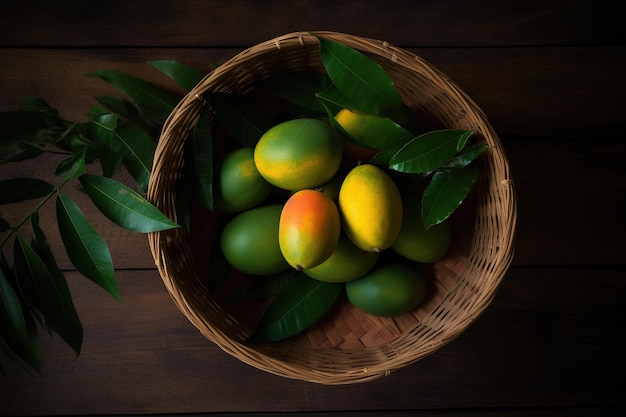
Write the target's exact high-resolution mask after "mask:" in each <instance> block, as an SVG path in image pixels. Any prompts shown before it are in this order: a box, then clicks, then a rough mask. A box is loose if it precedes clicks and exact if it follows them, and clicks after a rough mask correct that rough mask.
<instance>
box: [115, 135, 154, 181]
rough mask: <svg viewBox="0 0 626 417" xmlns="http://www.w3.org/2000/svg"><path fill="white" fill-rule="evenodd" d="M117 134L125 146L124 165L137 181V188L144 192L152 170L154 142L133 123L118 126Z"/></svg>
mask: <svg viewBox="0 0 626 417" xmlns="http://www.w3.org/2000/svg"><path fill="white" fill-rule="evenodd" d="M117 134H118V137H119V140H120V141H121V142H122V143H123V144H124V147H125V148H126V154H125V155H126V156H125V157H124V166H126V169H127V170H128V172H129V173H130V174H131V175H132V176H133V178H134V179H135V181H137V186H138V187H139V189H140V190H141V191H142V192H146V191H147V190H148V182H149V181H150V173H151V172H152V161H153V159H154V152H155V150H156V143H155V142H154V140H153V139H152V137H151V136H150V135H148V134H147V133H146V132H144V131H143V130H141V129H140V128H138V127H137V126H133V125H126V126H122V127H120V128H118V129H117Z"/></svg>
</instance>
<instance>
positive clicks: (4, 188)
mask: <svg viewBox="0 0 626 417" xmlns="http://www.w3.org/2000/svg"><path fill="white" fill-rule="evenodd" d="M53 189H54V187H53V186H52V185H51V184H50V183H48V182H46V181H44V180H40V179H37V178H13V179H8V180H1V181H0V204H11V203H16V202H18V201H24V200H31V199H34V198H40V197H43V196H45V195H48V194H49V193H50V192H51V191H52V190H53Z"/></svg>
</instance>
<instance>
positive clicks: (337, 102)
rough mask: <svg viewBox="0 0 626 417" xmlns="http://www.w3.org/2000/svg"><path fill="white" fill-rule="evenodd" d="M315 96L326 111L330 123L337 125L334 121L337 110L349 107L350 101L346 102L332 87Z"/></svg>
mask: <svg viewBox="0 0 626 417" xmlns="http://www.w3.org/2000/svg"><path fill="white" fill-rule="evenodd" d="M315 96H316V97H317V99H318V100H319V102H320V104H321V106H322V107H323V108H324V109H325V110H326V114H327V115H328V117H329V118H330V119H331V121H332V122H334V124H337V122H336V121H335V115H336V114H337V113H338V112H339V110H341V109H343V108H349V107H351V105H350V100H348V98H347V97H346V96H345V95H343V93H342V92H341V91H339V90H338V89H337V87H335V86H334V85H330V86H328V88H327V89H325V90H323V91H320V92H319V93H317V94H316V95H315Z"/></svg>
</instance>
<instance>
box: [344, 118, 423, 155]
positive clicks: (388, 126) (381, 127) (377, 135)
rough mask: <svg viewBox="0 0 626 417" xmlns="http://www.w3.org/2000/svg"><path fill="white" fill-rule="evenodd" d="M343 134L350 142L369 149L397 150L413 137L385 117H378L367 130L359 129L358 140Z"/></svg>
mask: <svg viewBox="0 0 626 417" xmlns="http://www.w3.org/2000/svg"><path fill="white" fill-rule="evenodd" d="M345 134H346V135H348V139H349V140H350V141H352V142H354V143H356V144H359V145H361V146H364V147H367V148H371V149H387V148H390V147H396V148H399V147H401V146H403V145H405V144H406V143H407V142H409V141H410V140H411V139H413V138H414V137H415V136H414V135H413V134H412V133H411V132H409V131H408V130H406V129H405V128H403V127H402V126H400V125H399V124H398V123H396V122H394V121H393V120H391V119H388V118H386V117H380V118H378V119H376V121H375V123H374V122H373V123H370V124H368V126H367V128H364V129H361V130H360V132H359V137H358V139H357V138H354V137H353V136H351V135H350V134H349V133H348V132H345Z"/></svg>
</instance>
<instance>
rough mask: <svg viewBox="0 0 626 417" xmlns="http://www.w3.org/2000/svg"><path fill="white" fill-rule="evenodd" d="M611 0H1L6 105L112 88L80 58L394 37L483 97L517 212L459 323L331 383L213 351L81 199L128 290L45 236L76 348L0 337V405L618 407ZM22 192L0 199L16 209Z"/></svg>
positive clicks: (0, 97) (623, 47)
mask: <svg viewBox="0 0 626 417" xmlns="http://www.w3.org/2000/svg"><path fill="white" fill-rule="evenodd" d="M57 3H60V4H57ZM618 6H619V2H618V1H599V0H595V1H587V0H585V1H573V2H572V1H564V0H563V1H561V0H548V1H543V0H542V1H540V0H529V1H524V2H502V1H495V0H493V1H487V0H481V1H474V2H470V1H455V0H450V1H423V2H413V1H408V0H407V1H388V2H375V1H343V2H342V1H336V2H327V1H312V0H311V1H301V2H287V1H265V2H254V1H244V0H236V1H185V2H173V1H158V2H153V1H128V0H126V1H108V2H101V3H94V2H82V1H81V2H78V1H66V2H48V1H30V2H17V1H0V74H1V77H0V111H6V110H13V109H15V108H17V106H18V105H19V104H20V102H21V100H22V99H23V98H24V97H25V96H36V97H42V98H45V99H46V100H47V101H48V102H49V103H50V104H51V105H53V106H55V107H57V108H58V109H59V110H60V111H61V113H62V114H63V115H64V116H66V117H67V118H70V119H80V118H81V117H84V114H85V113H86V112H87V111H88V110H89V108H90V107H91V105H93V104H94V103H95V102H94V100H93V99H92V97H93V96H97V95H103V94H114V93H115V91H114V90H112V89H111V88H110V87H109V86H107V85H106V84H105V83H103V82H102V81H100V80H98V79H94V78H89V77H88V76H87V74H89V73H91V72H93V71H95V70H98V69H101V68H105V67H106V68H114V69H119V70H123V71H127V72H130V73H133V74H136V75H138V76H140V77H143V78H146V79H149V80H154V81H157V82H159V83H161V84H164V85H168V84H167V80H164V79H163V77H162V76H160V75H159V74H158V73H157V72H156V71H155V70H154V69H151V68H150V67H148V66H147V65H145V62H146V61H148V60H153V59H176V60H178V61H181V62H183V63H186V64H188V65H191V66H195V67H196V68H198V69H200V70H203V71H208V70H209V69H210V68H211V67H212V64H213V63H214V62H220V61H224V60H225V59H227V58H229V57H231V56H233V55H234V54H235V53H237V52H239V51H241V50H243V49H244V48H246V47H248V46H251V45H253V44H256V43H258V42H261V41H264V40H267V39H270V38H272V37H274V36H278V35H281V34H285V33H289V32H292V31H300V30H335V31H340V32H345V33H351V34H355V35H360V36H366V37H372V38H376V39H382V40H386V41H388V42H390V43H392V44H394V45H397V46H400V47H403V48H406V49H408V50H410V51H412V52H414V53H416V54H418V55H420V56H422V57H424V58H425V59H427V60H428V61H430V62H431V63H432V64H434V65H435V66H436V67H438V68H439V69H441V70H442V71H443V72H444V73H446V74H447V75H448V76H449V77H450V78H451V79H452V80H454V81H455V82H457V83H458V84H459V85H460V86H461V87H462V88H463V89H464V90H465V91H466V92H467V93H468V94H469V95H470V96H471V97H472V98H473V99H474V100H475V101H476V102H477V103H478V104H479V105H480V106H481V107H482V108H483V110H484V111H485V112H486V114H487V115H488V116H489V118H490V120H491V122H492V124H493V125H494V127H495V129H496V131H497V132H498V134H499V135H500V136H501V139H502V142H503V145H504V149H505V151H506V153H507V155H508V157H509V161H510V164H511V169H512V173H513V178H514V182H515V187H516V191H517V197H518V216H519V217H518V233H517V244H516V252H515V257H514V260H513V264H512V267H511V269H510V270H509V272H508V274H507V276H506V278H505V279H504V281H503V283H502V286H501V288H500V290H499V291H498V293H497V295H496V297H495V299H494V300H493V302H492V304H491V305H490V306H489V308H488V309H487V311H486V312H485V313H484V315H483V316H482V317H480V318H479V319H478V320H477V321H476V322H475V323H474V324H473V325H472V326H470V328H469V329H468V330H467V331H465V332H464V333H463V334H462V335H461V336H460V337H459V338H458V339H456V340H455V341H453V342H452V343H450V344H449V345H447V346H445V347H444V348H442V349H440V350H439V351H437V352H435V353H434V354H432V355H430V356H428V357H427V358H425V359H423V360H421V361H419V362H418V363H416V364H414V365H411V366H408V367H406V368H403V369H402V370H399V371H397V372H395V373H392V374H391V375H389V376H388V377H385V378H383V379H380V380H377V381H374V382H369V383H365V384H356V385H347V386H332V387H329V386H322V385H317V384H312V383H307V382H302V381H297V380H290V379H285V378H281V377H277V376H274V375H270V374H267V373H265V372H262V371H259V370H257V369H255V368H252V367H250V366H248V365H245V364H243V363H242V362H240V361H239V360H237V359H235V358H233V357H231V356H229V355H227V354H226V353H224V352H222V351H221V350H220V348H219V347H217V346H216V345H214V344H212V343H211V342H209V341H208V340H206V339H205V338H204V337H202V336H201V335H200V334H199V332H198V331H197V330H195V328H194V327H193V326H192V325H191V324H190V323H189V322H188V321H187V319H186V318H185V317H184V316H183V314H182V313H181V312H180V311H179V310H178V309H177V308H176V307H175V306H174V304H173V302H172V301H171V299H170V296H169V294H168V293H167V291H166V289H165V287H164V286H163V284H162V282H161V280H160V277H159V274H158V272H157V271H156V269H155V267H154V262H153V261H152V258H151V255H150V251H149V248H148V244H147V238H146V237H145V236H144V235H138V234H133V233H130V232H126V231H124V230H122V229H120V228H117V227H112V226H111V223H110V222H108V220H106V219H105V218H103V217H101V216H100V217H98V213H97V212H95V211H93V212H89V213H87V214H88V216H89V217H90V219H91V218H94V219H95V220H94V225H95V227H96V228H97V229H98V230H99V231H101V232H102V234H103V237H104V238H105V239H106V240H107V242H108V243H109V246H110V248H111V251H112V256H113V260H114V263H115V266H116V269H117V279H118V283H119V286H120V291H121V295H122V300H123V304H122V305H120V304H118V303H116V302H115V301H114V300H113V299H112V298H111V297H110V296H108V295H107V294H106V293H104V291H102V290H101V289H99V288H97V287H96V286H95V285H93V284H92V283H91V282H89V281H87V280H85V279H84V278H82V277H81V276H79V274H78V273H76V272H72V271H71V264H70V263H69V261H67V260H66V259H64V258H63V256H62V251H61V246H60V245H61V244H60V241H59V238H58V237H55V236H49V237H50V240H51V243H52V245H53V248H54V249H55V251H57V252H59V258H60V263H61V264H62V266H63V267H64V268H66V269H67V270H68V272H67V275H68V280H69V281H70V287H71V289H72V292H73V294H74V301H75V303H76V307H77V310H78V312H79V314H80V316H81V319H82V320H83V325H84V327H85V340H84V344H83V349H82V352H81V354H80V356H79V357H78V358H76V357H75V356H74V355H73V353H72V352H71V350H70V349H69V348H68V347H67V346H66V345H65V344H63V343H62V342H61V341H60V340H59V338H58V337H54V338H48V337H47V336H45V335H42V356H43V361H44V366H43V370H42V374H41V375H26V374H25V373H24V372H22V371H21V370H20V369H18V368H17V367H15V366H13V365H12V364H11V363H9V362H8V360H6V358H5V357H1V359H0V361H1V362H2V364H3V366H4V368H5V370H6V371H7V373H8V376H6V377H2V378H0V415H3V416H4V415H7V416H18V415H29V416H30V415H33V416H34V415H136V414H137V415H138V414H165V415H175V414H185V413H190V414H218V415H219V414H228V415H230V416H233V415H235V416H239V415H247V414H253V415H278V414H280V413H282V412H290V413H302V414H305V413H306V415H309V416H322V415H324V416H326V415H335V414H344V415H346V416H351V415H359V416H361V415H362V416H383V415H420V416H435V415H437V416H440V415H445V416H466V415H488V416H491V415H493V416H516V417H517V416H528V415H533V416H534V415H542V416H605V415H620V416H621V415H624V412H625V411H626V384H625V382H624V373H625V371H626V366H625V365H626V359H625V356H624V345H623V344H622V340H623V334H624V331H625V330H626V325H625V322H626V301H625V300H626V262H625V256H626V238H625V232H626V216H625V215H624V213H625V212H626V168H624V166H625V165H624V160H626V141H625V140H624V134H623V128H622V126H623V124H624V122H625V121H626V106H625V105H624V97H626V83H625V82H624V74H625V73H626V54H625V52H626V43H625V40H626V36H625V29H624V25H623V23H622V20H623V18H622V16H623V15H622V14H621V13H619V10H621V8H619V7H618ZM55 163H56V161H54V159H53V158H48V159H45V160H38V161H37V162H31V163H24V164H18V165H2V166H0V177H1V178H3V179H4V178H9V177H14V176H18V175H24V176H26V175H37V176H46V175H49V176H50V178H52V176H53V173H52V172H53V169H54V166H55ZM122 179H123V178H122ZM72 193H73V194H72V196H73V197H75V198H76V199H80V198H82V197H81V195H80V193H79V192H78V191H72ZM83 206H88V204H84V205H83ZM23 208H24V206H20V205H18V206H15V207H13V206H12V207H10V208H7V207H0V210H2V215H3V216H4V217H6V218H9V219H12V218H16V217H19V216H20V213H21V211H20V210H21V209H23ZM42 216H43V218H42V223H43V224H44V225H46V224H51V223H52V222H54V219H53V217H52V215H51V214H49V215H42ZM46 216H47V217H46Z"/></svg>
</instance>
